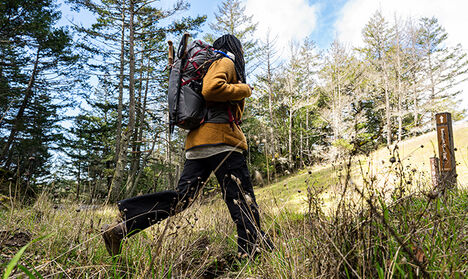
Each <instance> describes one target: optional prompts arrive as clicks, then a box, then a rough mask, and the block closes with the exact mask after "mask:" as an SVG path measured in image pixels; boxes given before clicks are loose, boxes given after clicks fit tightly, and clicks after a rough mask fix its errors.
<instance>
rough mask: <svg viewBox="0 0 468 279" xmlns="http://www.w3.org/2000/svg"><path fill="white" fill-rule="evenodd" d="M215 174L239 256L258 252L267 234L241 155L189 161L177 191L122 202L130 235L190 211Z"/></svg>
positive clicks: (220, 155) (121, 208) (224, 155)
mask: <svg viewBox="0 0 468 279" xmlns="http://www.w3.org/2000/svg"><path fill="white" fill-rule="evenodd" d="M224 159H225V160H224ZM223 160H224V161H223ZM212 171H215V175H216V178H217V179H218V182H219V184H220V185H221V191H222V194H223V199H224V201H225V202H226V204H227V207H228V209H229V212H230V214H231V217H232V219H233V220H234V223H235V224H236V226H237V235H238V240H237V244H238V249H239V252H241V253H248V254H251V253H252V252H254V251H253V249H255V244H256V243H257V242H258V239H257V238H258V237H259V236H260V235H263V233H262V232H261V231H260V218H259V213H258V206H257V202H256V201H255V195H254V192H253V188H252V183H251V180H250V176H249V171H248V169H247V164H246V162H245V158H244V155H242V154H241V153H239V152H231V153H230V152H224V153H220V154H217V155H213V156H211V157H209V158H204V159H196V160H186V161H185V165H184V170H183V172H182V175H181V177H180V180H179V183H178V185H177V190H176V191H163V192H159V193H154V194H147V195H143V196H137V197H133V198H130V199H126V200H122V201H120V202H119V203H118V206H119V210H120V211H121V212H122V213H123V216H124V221H125V223H126V226H127V232H128V233H129V235H132V234H134V233H136V232H138V231H141V230H143V229H146V228H147V227H149V226H151V225H153V224H155V223H157V222H159V221H161V220H163V219H165V218H167V217H169V216H172V215H175V214H177V213H179V212H181V211H182V210H184V209H185V208H187V207H188V206H189V205H190V204H191V202H192V201H193V199H194V198H195V197H196V196H197V194H198V193H199V191H200V190H201V188H202V186H203V185H202V184H203V183H204V182H205V181H206V180H207V179H208V177H209V175H210V174H211V172H212Z"/></svg>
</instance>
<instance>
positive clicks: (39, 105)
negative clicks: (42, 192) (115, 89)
mask: <svg viewBox="0 0 468 279" xmlns="http://www.w3.org/2000/svg"><path fill="white" fill-rule="evenodd" d="M60 16H61V14H60V12H58V11H56V5H55V4H54V1H52V0H40V1H7V3H2V4H0V87H1V88H2V89H3V90H5V91H3V92H2V94H1V99H2V102H1V103H2V105H1V106H2V108H4V109H5V111H6V112H5V113H4V115H2V118H1V119H2V120H0V124H1V126H0V129H1V130H0V133H1V135H2V136H1V138H0V164H1V165H2V166H3V168H5V169H7V170H11V169H16V170H17V171H15V173H18V174H21V173H22V171H18V170H25V169H28V171H27V172H28V173H34V171H31V169H30V167H25V166H24V165H22V162H27V161H28V159H27V158H28V157H29V158H34V161H35V163H34V164H33V167H34V168H36V169H41V168H42V169H44V164H46V162H48V160H47V159H48V158H49V157H50V155H48V150H49V149H50V147H51V145H52V144H53V142H52V141H51V139H52V138H54V136H53V134H54V133H56V132H57V131H56V125H55V123H57V122H58V121H60V118H59V117H58V115H57V110H58V109H60V108H61V107H63V106H58V105H56V104H57V103H60V101H59V99H61V100H62V101H64V102H66V97H63V96H67V94H64V93H68V92H71V91H72V90H73V89H74V87H75V81H76V78H77V77H80V76H81V73H80V71H79V70H78V69H79V65H80V63H78V62H79V61H80V60H79V59H80V57H79V56H78V55H77V54H76V53H75V48H74V45H73V41H72V36H71V34H70V33H69V31H68V30H67V29H66V28H65V27H60V28H57V27H55V26H54V25H55V23H56V22H57V21H58V20H59V18H60ZM64 81H67V82H69V84H67V85H65V84H64ZM34 125H36V126H34ZM33 127H35V128H36V129H34V128H33ZM40 134H42V135H43V136H40ZM31 140H33V141H34V144H35V146H34V147H32V148H27V149H24V148H23V147H24V146H23V145H24V143H25V142H29V144H31ZM35 148H36V150H39V149H41V150H42V151H41V152H40V153H41V154H42V156H39V154H36V156H31V150H32V149H35ZM27 150H29V151H27ZM33 153H34V152H33ZM18 162H19V164H18Z"/></svg>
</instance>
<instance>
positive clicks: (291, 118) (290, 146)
mask: <svg viewBox="0 0 468 279" xmlns="http://www.w3.org/2000/svg"><path fill="white" fill-rule="evenodd" d="M292 116H293V108H289V128H288V153H289V155H288V159H289V164H291V166H292V163H293V154H292V127H293V125H292V123H293V121H292V120H293V117H292Z"/></svg>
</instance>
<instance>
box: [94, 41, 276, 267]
mask: <svg viewBox="0 0 468 279" xmlns="http://www.w3.org/2000/svg"><path fill="white" fill-rule="evenodd" d="M213 48H214V49H216V50H217V51H219V52H220V53H222V54H223V57H222V58H220V59H218V60H216V61H214V62H213V63H212V64H211V66H210V67H209V69H208V71H207V73H206V75H205V76H204V78H203V87H202V91H201V92H202V95H203V97H204V99H205V101H206V103H207V107H208V115H210V113H215V114H219V113H224V114H226V119H228V121H227V122H225V123H210V122H209V121H208V122H204V123H203V124H202V125H201V126H199V127H198V128H196V129H194V130H191V131H190V132H189V133H188V135H187V139H186V142H185V150H186V153H185V157H186V161H185V164H184V169H183V171H182V175H181V177H180V179H179V182H178V185H177V189H176V190H175V191H171V190H168V191H162V192H158V193H154V194H147V195H142V196H137V197H133V198H129V199H126V200H122V201H120V202H118V207H119V210H120V213H121V215H122V217H123V221H122V222H120V223H118V224H117V225H112V226H111V225H105V226H104V227H103V230H104V232H103V238H104V241H105V244H106V248H107V251H108V252H109V254H110V255H111V256H114V255H117V254H120V253H121V242H122V240H123V238H124V237H126V236H127V237H128V236H131V235H133V234H135V233H137V232H139V231H141V230H144V229H145V228H148V227H150V226H151V225H153V224H155V223H158V222H160V221H161V220H163V219H165V218H167V217H169V216H172V215H175V214H177V213H179V212H181V211H182V210H184V209H185V208H187V207H188V206H189V205H190V204H191V203H192V202H193V201H194V199H195V198H196V197H197V195H198V194H199V192H200V190H201V189H202V186H203V184H204V183H205V182H206V181H207V179H208V177H209V176H210V174H211V172H212V171H214V173H215V175H216V178H217V179H218V182H219V184H220V185H221V191H222V196H223V199H224V201H225V202H226V205H227V207H228V209H229V213H230V215H231V218H232V219H233V221H234V223H235V224H236V227H237V235H238V237H237V245H238V257H241V258H244V257H246V256H253V255H254V254H257V253H258V251H259V244H261V243H263V244H265V245H266V246H267V248H268V249H271V242H270V241H269V240H268V239H267V238H266V235H265V234H264V233H263V232H262V231H261V229H260V217H259V212H258V205H257V202H256V200H255V195H254V191H253V188H252V183H251V180H250V174H249V170H248V169H247V164H246V161H245V157H244V155H243V154H242V152H243V151H245V150H247V141H246V138H245V136H244V134H243V132H242V130H241V128H240V127H239V124H240V119H241V117H242V113H243V111H244V105H245V101H244V99H245V98H247V97H249V96H250V95H251V93H252V87H251V86H250V85H248V84H246V78H245V62H244V53H243V50H242V46H241V43H240V41H239V40H238V39H237V38H236V37H235V36H233V35H229V34H228V35H224V36H222V37H220V38H218V39H217V40H216V41H215V42H214V43H213ZM208 120H209V119H208Z"/></svg>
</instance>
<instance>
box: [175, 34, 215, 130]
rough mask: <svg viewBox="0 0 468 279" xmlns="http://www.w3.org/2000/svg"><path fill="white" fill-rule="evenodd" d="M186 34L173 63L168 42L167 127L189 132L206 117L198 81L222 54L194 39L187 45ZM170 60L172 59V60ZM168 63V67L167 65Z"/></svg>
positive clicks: (206, 112) (199, 81)
mask: <svg viewBox="0 0 468 279" xmlns="http://www.w3.org/2000/svg"><path fill="white" fill-rule="evenodd" d="M188 36H189V35H188V33H185V34H184V36H183V38H182V41H181V43H180V44H179V48H178V51H177V56H176V57H175V60H174V63H171V62H172V61H171V52H172V56H173V54H174V49H173V47H172V43H171V42H170V43H169V48H170V49H169V64H170V67H171V70H170V74H169V90H168V103H169V127H170V131H171V133H172V132H173V130H174V126H178V127H180V128H183V129H186V130H192V129H195V128H197V127H198V126H200V125H201V124H202V123H203V122H205V118H206V116H207V114H208V109H207V106H206V102H205V99H204V98H203V95H202V94H201V90H202V81H203V77H204V76H205V74H206V72H207V71H208V68H209V67H210V66H211V63H213V62H214V61H215V60H217V59H219V58H222V57H223V55H222V54H220V53H219V52H217V51H216V50H215V49H214V48H213V47H212V46H211V45H209V44H207V43H204V42H202V41H200V40H195V41H193V42H192V43H190V45H188V46H187V40H188ZM172 59H174V57H172ZM171 64H172V65H171Z"/></svg>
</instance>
